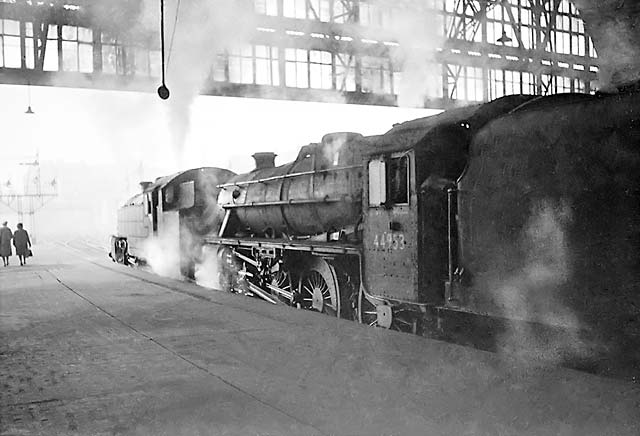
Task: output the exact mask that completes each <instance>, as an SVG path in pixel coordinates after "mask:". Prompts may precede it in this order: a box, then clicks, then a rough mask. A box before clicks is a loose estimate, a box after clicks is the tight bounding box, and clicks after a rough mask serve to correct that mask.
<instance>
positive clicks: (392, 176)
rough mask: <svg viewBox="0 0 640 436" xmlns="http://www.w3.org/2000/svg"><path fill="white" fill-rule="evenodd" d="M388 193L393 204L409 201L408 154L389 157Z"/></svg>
mask: <svg viewBox="0 0 640 436" xmlns="http://www.w3.org/2000/svg"><path fill="white" fill-rule="evenodd" d="M387 180H388V194H389V200H390V201H391V202H392V203H393V204H408V203H409V158H408V156H406V155H404V156H400V157H392V158H391V159H389V164H388V170H387Z"/></svg>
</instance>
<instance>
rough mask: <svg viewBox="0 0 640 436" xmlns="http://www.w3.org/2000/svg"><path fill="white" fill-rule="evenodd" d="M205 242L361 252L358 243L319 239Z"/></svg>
mask: <svg viewBox="0 0 640 436" xmlns="http://www.w3.org/2000/svg"><path fill="white" fill-rule="evenodd" d="M205 243H207V244H216V245H227V246H230V247H268V248H280V249H283V250H293V251H309V252H312V253H318V254H356V255H357V254H360V248H359V247H358V246H356V245H343V244H341V245H336V244H335V243H331V242H319V241H282V240H277V239H265V238H251V239H237V238H219V237H218V238H216V237H208V238H205Z"/></svg>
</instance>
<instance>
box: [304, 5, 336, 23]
mask: <svg viewBox="0 0 640 436" xmlns="http://www.w3.org/2000/svg"><path fill="white" fill-rule="evenodd" d="M331 3H334V2H333V0H309V3H308V4H309V10H308V11H307V16H308V18H309V19H311V20H319V21H322V22H325V23H328V22H329V21H331Z"/></svg>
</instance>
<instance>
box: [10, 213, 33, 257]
mask: <svg viewBox="0 0 640 436" xmlns="http://www.w3.org/2000/svg"><path fill="white" fill-rule="evenodd" d="M13 245H14V246H15V247H16V254H17V255H18V259H20V265H26V264H27V257H28V256H30V255H31V240H30V239H29V233H27V231H26V230H25V229H23V228H22V223H18V230H16V231H15V233H14V234H13Z"/></svg>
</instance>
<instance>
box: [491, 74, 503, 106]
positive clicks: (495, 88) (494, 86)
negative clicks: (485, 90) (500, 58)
mask: <svg viewBox="0 0 640 436" xmlns="http://www.w3.org/2000/svg"><path fill="white" fill-rule="evenodd" d="M503 95H504V72H503V71H502V70H489V100H495V99H496V98H500V97H502V96H503Z"/></svg>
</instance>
